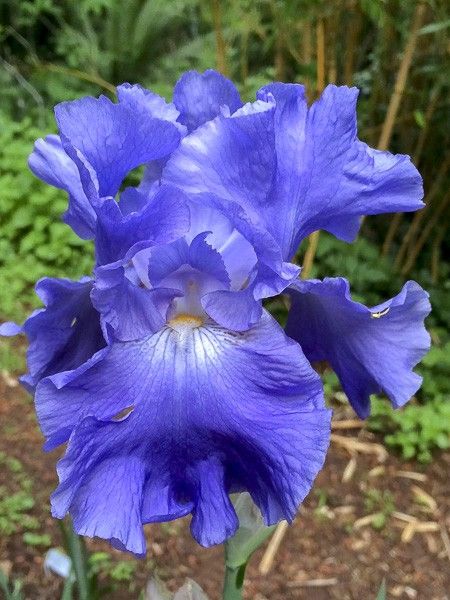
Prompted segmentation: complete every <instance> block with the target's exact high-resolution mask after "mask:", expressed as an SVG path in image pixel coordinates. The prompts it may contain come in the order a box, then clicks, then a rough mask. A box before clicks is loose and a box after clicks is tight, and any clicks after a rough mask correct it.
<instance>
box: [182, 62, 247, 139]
mask: <svg viewBox="0 0 450 600" xmlns="http://www.w3.org/2000/svg"><path fill="white" fill-rule="evenodd" d="M173 100H174V103H175V106H176V107H177V109H178V110H179V111H180V117H179V121H180V123H182V124H183V125H186V127H187V128H188V129H189V131H192V130H193V129H196V128H197V127H199V126H200V125H203V124H204V123H206V122H207V121H210V120H211V119H214V117H217V115H218V114H220V111H221V108H222V107H227V108H228V109H229V110H230V112H232V113H233V112H234V111H235V110H237V109H238V108H239V107H240V106H242V102H241V99H240V97H239V92H238V91H237V89H236V87H235V85H234V84H233V83H232V82H231V81H230V80H229V79H227V78H226V77H224V76H223V75H221V74H220V73H218V72H217V71H213V70H212V69H208V70H207V71H205V72H204V73H198V72H197V71H188V72H187V73H185V74H184V75H183V76H182V77H181V78H180V79H179V81H178V82H177V84H176V86H175V89H174V91H173Z"/></svg>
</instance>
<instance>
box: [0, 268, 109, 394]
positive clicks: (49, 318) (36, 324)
mask: <svg viewBox="0 0 450 600" xmlns="http://www.w3.org/2000/svg"><path fill="white" fill-rule="evenodd" d="M91 289H92V280H91V279H90V278H88V277H86V278H83V279H81V280H80V281H71V280H69V279H52V278H45V279H41V280H40V281H39V282H38V283H37V285H36V293H37V294H38V296H39V297H40V299H41V300H42V302H43V303H44V304H45V308H42V309H39V310H36V311H35V312H34V313H33V314H32V315H31V316H30V317H29V318H28V319H27V320H26V321H25V323H24V324H23V326H21V327H20V326H18V325H15V324H14V323H6V324H4V325H3V326H2V328H1V330H0V335H16V334H18V333H25V334H26V336H27V338H28V341H29V347H28V351H27V365H28V370H29V374H28V375H27V376H25V377H24V379H23V382H24V384H26V387H27V388H30V391H32V390H33V389H34V387H35V386H36V384H37V383H38V382H39V381H40V380H41V379H42V378H43V377H46V376H48V375H51V374H54V373H58V372H60V371H66V370H70V369H74V368H76V367H78V366H79V365H81V364H82V363H84V362H85V361H87V360H88V359H89V358H90V357H91V356H92V355H94V354H95V353H96V352H97V351H98V350H100V349H101V348H103V347H104V346H105V345H106V342H105V338H104V336H103V334H102V330H101V327H100V315H99V313H98V312H97V311H96V310H95V309H94V307H93V306H92V303H91V301H90V296H89V295H90V292H91Z"/></svg>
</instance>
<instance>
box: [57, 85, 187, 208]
mask: <svg viewBox="0 0 450 600" xmlns="http://www.w3.org/2000/svg"><path fill="white" fill-rule="evenodd" d="M55 115H56V121H57V123H58V127H59V131H60V134H61V139H62V142H63V146H64V149H65V150H66V152H67V153H68V154H69V156H70V158H71V159H72V160H73V161H74V162H75V163H76V165H77V167H78V169H79V171H80V179H81V183H82V185H83V189H84V191H85V192H86V194H87V196H88V197H89V199H90V200H91V201H92V200H95V198H96V196H97V195H98V196H100V197H104V196H115V194H116V193H117V192H118V190H119V187H120V184H121V183H122V181H123V179H124V177H125V176H126V175H127V174H128V173H129V172H130V171H131V170H132V169H134V168H135V167H138V166H139V165H142V164H144V163H146V162H149V161H151V160H155V159H158V158H162V157H164V156H167V155H168V154H169V153H170V152H171V151H172V150H173V149H174V148H175V147H176V146H177V145H178V143H179V140H180V133H179V131H178V129H177V127H176V126H175V125H174V124H173V123H170V122H169V121H164V120H162V119H152V118H149V117H148V115H146V114H145V113H144V112H143V111H138V112H136V111H133V110H132V108H131V107H130V106H129V104H128V103H127V102H125V103H124V102H119V103H117V104H114V103H113V102H111V100H109V99H108V98H106V97H105V96H100V98H98V99H97V98H91V97H86V98H82V99H80V100H74V101H72V102H62V103H61V104H58V105H57V106H56V107H55ZM86 161H87V163H88V165H89V166H90V167H92V169H93V170H94V172H95V174H96V175H97V178H98V183H96V182H95V181H93V179H92V174H91V173H90V171H89V168H88V167H87V165H86Z"/></svg>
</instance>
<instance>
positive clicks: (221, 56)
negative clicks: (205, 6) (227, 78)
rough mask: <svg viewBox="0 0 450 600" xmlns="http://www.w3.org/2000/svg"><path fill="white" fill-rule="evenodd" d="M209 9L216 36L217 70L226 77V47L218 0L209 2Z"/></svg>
mask: <svg viewBox="0 0 450 600" xmlns="http://www.w3.org/2000/svg"><path fill="white" fill-rule="evenodd" d="M211 9H212V14H213V22H214V32H215V35H216V62H217V70H218V71H220V72H221V73H223V74H224V75H228V65H227V56H226V45H225V39H224V37H223V30H222V10H221V5H220V0H211Z"/></svg>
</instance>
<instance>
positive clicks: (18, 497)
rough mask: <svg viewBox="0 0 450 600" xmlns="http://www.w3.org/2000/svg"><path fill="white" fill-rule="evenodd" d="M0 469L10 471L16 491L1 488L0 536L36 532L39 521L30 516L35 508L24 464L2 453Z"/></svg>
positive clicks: (0, 454)
mask: <svg viewBox="0 0 450 600" xmlns="http://www.w3.org/2000/svg"><path fill="white" fill-rule="evenodd" d="M0 468H2V469H3V470H5V471H8V472H9V474H10V476H11V479H12V481H13V483H14V486H15V488H16V489H15V491H13V492H12V493H11V491H10V490H9V491H8V490H7V489H6V487H4V486H0V534H3V535H11V534H13V533H17V532H19V531H25V532H26V531H30V530H31V531H34V530H35V529H38V527H39V521H38V520H37V519H36V518H35V517H34V516H32V515H30V514H29V512H30V511H31V509H32V508H33V507H34V499H33V495H32V489H31V488H32V482H31V480H30V478H29V477H28V475H27V474H26V472H25V470H24V468H23V465H22V463H21V462H20V460H18V459H17V458H15V457H12V456H8V455H7V454H6V453H5V452H0Z"/></svg>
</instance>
